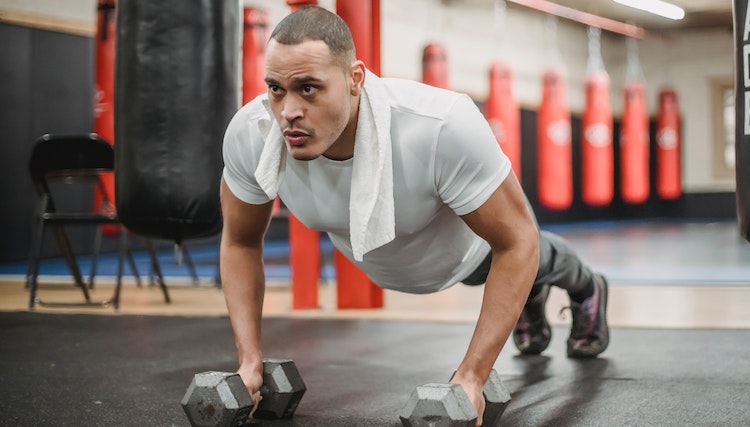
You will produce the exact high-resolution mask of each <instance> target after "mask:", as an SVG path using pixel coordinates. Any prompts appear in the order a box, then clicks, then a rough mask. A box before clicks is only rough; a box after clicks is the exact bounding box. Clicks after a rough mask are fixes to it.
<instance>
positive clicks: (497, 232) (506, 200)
mask: <svg viewBox="0 0 750 427" xmlns="http://www.w3.org/2000/svg"><path fill="white" fill-rule="evenodd" d="M525 200H526V199H525V196H524V195H523V191H522V190H521V186H520V185H519V183H518V180H517V179H516V177H515V175H513V173H510V174H509V175H508V177H507V178H506V179H505V181H504V182H503V183H502V184H501V185H500V186H499V187H498V188H497V190H496V191H495V192H494V193H493V195H492V196H490V198H489V199H488V200H487V201H486V202H485V203H484V204H483V205H482V206H480V207H479V209H477V210H475V211H473V212H471V213H469V214H467V215H464V216H462V218H463V220H464V221H465V222H466V224H468V226H469V227H470V228H471V229H472V230H473V231H474V232H475V233H477V234H478V235H479V236H480V237H482V238H483V239H485V240H486V241H487V242H488V243H489V244H490V247H491V249H492V264H491V266H490V271H489V275H488V276H487V282H486V284H485V286H484V297H483V300H482V307H481V310H480V312H479V319H478V320H477V324H476V327H475V329H474V335H473V336H472V338H471V342H470V343H469V348H468V350H467V352H466V356H464V359H463V361H462V362H461V364H460V365H459V367H458V369H457V370H456V374H455V376H454V377H453V380H452V381H451V382H453V383H459V384H461V385H462V386H463V387H464V390H466V392H467V394H469V398H470V399H471V400H472V403H474V407H475V408H477V410H478V413H479V418H480V420H478V421H481V417H482V412H483V411H484V398H483V396H482V387H483V385H484V382H485V381H486V380H487V378H488V377H489V374H490V371H491V370H492V366H493V365H494V364H495V361H496V359H497V357H498V355H499V354H500V351H501V350H502V348H503V345H504V344H505V342H506V341H507V340H508V337H509V336H510V334H511V332H512V331H513V328H514V326H515V324H516V321H517V320H518V317H519V315H520V314H521V310H522V308H523V305H524V303H525V302H526V298H527V297H528V295H529V292H530V290H531V286H532V284H533V282H534V278H535V277H536V272H537V269H538V266H539V232H538V230H537V227H536V224H535V222H534V219H533V217H532V215H531V212H529V210H528V208H527V206H526V202H525Z"/></svg>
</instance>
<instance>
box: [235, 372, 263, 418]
mask: <svg viewBox="0 0 750 427" xmlns="http://www.w3.org/2000/svg"><path fill="white" fill-rule="evenodd" d="M237 373H238V374H240V377H241V378H242V382H244V383H245V387H247V392H248V393H249V394H250V399H252V401H253V409H252V410H251V411H250V415H249V416H248V417H249V418H252V416H253V414H254V413H255V411H256V410H257V409H258V404H259V403H260V401H261V399H262V398H263V397H262V396H261V395H260V386H262V385H263V365H261V368H260V370H258V369H257V368H251V367H243V366H241V367H240V369H238V370H237Z"/></svg>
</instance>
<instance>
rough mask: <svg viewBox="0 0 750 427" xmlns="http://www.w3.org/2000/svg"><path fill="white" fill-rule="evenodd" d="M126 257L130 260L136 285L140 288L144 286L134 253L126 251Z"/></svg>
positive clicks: (129, 263)
mask: <svg viewBox="0 0 750 427" xmlns="http://www.w3.org/2000/svg"><path fill="white" fill-rule="evenodd" d="M123 232H125V231H123ZM125 257H126V258H127V260H128V265H130V270H132V271H133V277H135V283H136V285H137V286H138V287H139V288H140V287H141V286H142V285H143V282H142V281H141V273H140V271H139V270H138V266H137V265H136V264H135V258H133V251H131V250H130V249H129V248H127V249H125Z"/></svg>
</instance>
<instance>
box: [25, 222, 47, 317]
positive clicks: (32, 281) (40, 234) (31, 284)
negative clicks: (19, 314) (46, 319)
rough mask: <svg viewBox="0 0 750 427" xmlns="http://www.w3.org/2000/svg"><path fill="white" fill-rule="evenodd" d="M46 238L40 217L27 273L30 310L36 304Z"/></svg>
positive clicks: (34, 234)
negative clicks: (40, 262) (41, 259)
mask: <svg viewBox="0 0 750 427" xmlns="http://www.w3.org/2000/svg"><path fill="white" fill-rule="evenodd" d="M43 238H44V220H43V219H42V218H41V217H39V218H38V219H37V223H36V225H35V226H34V231H33V237H32V240H31V251H30V254H29V266H28V271H27V273H26V287H28V288H29V309H33V308H34V303H36V291H37V287H38V282H37V279H38V277H39V257H40V255H41V251H42V240H43Z"/></svg>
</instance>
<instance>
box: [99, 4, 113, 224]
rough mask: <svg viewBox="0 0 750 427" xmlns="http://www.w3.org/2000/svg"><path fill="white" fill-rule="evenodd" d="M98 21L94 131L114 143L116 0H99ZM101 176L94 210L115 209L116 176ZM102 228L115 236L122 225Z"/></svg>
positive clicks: (106, 173) (104, 173)
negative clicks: (106, 203) (104, 195)
mask: <svg viewBox="0 0 750 427" xmlns="http://www.w3.org/2000/svg"><path fill="white" fill-rule="evenodd" d="M96 24H97V25H96V36H95V38H94V40H95V42H94V43H95V45H96V46H95V63H94V67H95V70H94V75H95V78H96V82H95V90H94V94H95V100H94V101H95V103H94V132H96V133H97V134H99V135H100V136H101V137H103V138H104V139H105V140H107V141H108V142H109V143H110V144H112V143H114V141H115V0H99V3H98V7H97V23H96ZM99 179H100V180H101V182H102V186H101V187H100V186H96V187H95V189H94V209H95V210H97V211H99V210H114V208H115V207H114V202H115V175H114V173H112V172H102V173H101V174H100V175H99ZM100 188H103V189H104V192H106V196H107V197H106V198H107V199H109V200H110V201H111V202H112V205H104V204H103V203H102V202H103V199H104V197H103V194H101V191H102V190H100ZM102 230H103V231H104V233H105V234H107V235H115V234H117V232H118V230H119V226H116V225H112V224H105V225H103V226H102Z"/></svg>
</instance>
